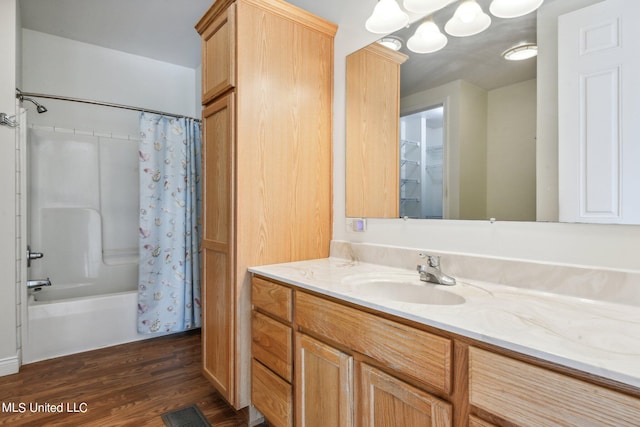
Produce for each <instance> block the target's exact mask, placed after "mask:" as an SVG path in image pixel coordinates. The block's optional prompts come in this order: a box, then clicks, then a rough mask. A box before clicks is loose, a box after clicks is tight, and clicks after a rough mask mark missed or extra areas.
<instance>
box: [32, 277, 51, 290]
mask: <svg viewBox="0 0 640 427" xmlns="http://www.w3.org/2000/svg"><path fill="white" fill-rule="evenodd" d="M43 286H51V280H49V278H48V277H47V278H46V279H44V280H27V289H31V290H34V291H35V290H40V288H42V287H43Z"/></svg>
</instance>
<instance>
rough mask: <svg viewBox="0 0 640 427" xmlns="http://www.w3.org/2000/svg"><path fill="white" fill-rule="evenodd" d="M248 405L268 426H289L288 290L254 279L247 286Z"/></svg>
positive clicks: (290, 350) (290, 344)
mask: <svg viewBox="0 0 640 427" xmlns="http://www.w3.org/2000/svg"><path fill="white" fill-rule="evenodd" d="M251 295H252V297H251V301H252V305H253V312H252V321H251V340H252V345H251V354H252V356H253V360H252V364H251V379H252V381H251V403H252V404H253V406H255V407H256V409H258V410H259V411H260V412H261V413H262V414H263V415H264V416H265V418H266V419H268V420H269V422H270V423H271V425H273V426H275V427H290V426H292V425H293V391H292V386H291V382H292V379H293V335H292V334H293V332H292V327H291V305H292V298H291V296H292V290H291V289H290V288H288V287H286V286H283V285H280V284H278V283H273V282H269V281H266V280H263V279H260V278H258V277H254V278H253V279H252V283H251Z"/></svg>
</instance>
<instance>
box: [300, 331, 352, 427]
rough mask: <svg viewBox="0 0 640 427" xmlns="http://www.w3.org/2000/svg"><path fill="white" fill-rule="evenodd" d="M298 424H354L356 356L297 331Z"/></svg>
mask: <svg viewBox="0 0 640 427" xmlns="http://www.w3.org/2000/svg"><path fill="white" fill-rule="evenodd" d="M295 348H296V350H295V352H296V373H295V384H296V399H295V401H296V403H295V408H296V426H305V427H324V426H335V427H349V426H352V425H353V357H352V356H350V355H349V354H347V353H344V352H342V351H340V350H338V349H336V348H333V347H331V346H330V345H328V344H325V343H323V342H322V341H319V340H316V339H314V338H311V337H310V336H308V335H305V334H302V333H299V332H297V333H296V346H295Z"/></svg>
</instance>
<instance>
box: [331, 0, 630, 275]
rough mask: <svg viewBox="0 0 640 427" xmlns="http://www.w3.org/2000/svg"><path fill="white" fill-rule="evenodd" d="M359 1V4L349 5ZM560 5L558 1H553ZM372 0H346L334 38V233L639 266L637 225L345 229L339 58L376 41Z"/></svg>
mask: <svg viewBox="0 0 640 427" xmlns="http://www.w3.org/2000/svg"><path fill="white" fill-rule="evenodd" d="M351 3H359V4H351ZM557 3H563V2H557ZM374 4H375V2H367V3H366V4H363V3H360V2H349V3H347V4H346V5H345V8H344V11H343V19H342V20H341V21H340V22H337V23H338V24H339V25H340V28H339V30H338V34H337V35H336V40H335V82H334V87H335V97H334V101H335V105H334V113H335V118H334V192H333V194H334V233H333V237H334V239H337V240H347V241H353V242H367V243H376V244H387V245H394V246H404V247H410V248H416V249H425V250H427V249H430V250H434V251H447V252H457V253H467V254H477V255H486V256H493V257H503V258H512V259H522V260H531V261H541V262H551V263H559V264H570V265H588V266H596V267H605V268H616V269H626V270H634V271H638V270H640V257H638V255H637V254H638V249H639V248H638V246H639V242H640V226H621V225H588V224H558V223H534V222H500V221H498V222H496V223H494V224H491V223H489V222H488V221H449V220H408V221H404V220H401V219H398V220H392V219H386V220H385V219H370V220H369V221H368V224H367V225H368V228H367V231H366V232H364V233H354V232H350V231H347V228H346V219H345V209H344V195H345V190H344V188H345V168H344V152H345V119H344V117H345V56H346V55H347V54H349V53H351V52H353V51H355V50H357V49H359V48H361V47H364V46H366V45H367V44H369V43H371V42H373V41H375V40H376V38H377V36H376V35H375V34H370V33H368V32H367V31H366V30H365V28H364V22H365V21H366V19H367V17H368V14H369V13H370V12H371V10H372V8H373V5H374Z"/></svg>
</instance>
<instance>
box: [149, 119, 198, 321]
mask: <svg viewBox="0 0 640 427" xmlns="http://www.w3.org/2000/svg"><path fill="white" fill-rule="evenodd" d="M140 138H141V140H140V148H139V157H140V229H139V231H140V235H139V252H140V267H139V274H138V332H140V333H156V332H177V331H184V330H187V329H192V328H196V327H199V326H201V324H202V322H201V316H200V310H201V305H200V234H199V232H200V229H201V227H200V224H201V221H200V216H201V212H202V203H201V184H200V174H201V168H202V166H201V152H202V150H201V148H202V134H201V126H200V123H199V122H197V121H195V120H193V119H186V118H174V117H166V116H161V115H157V114H149V113H142V114H141V115H140Z"/></svg>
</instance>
